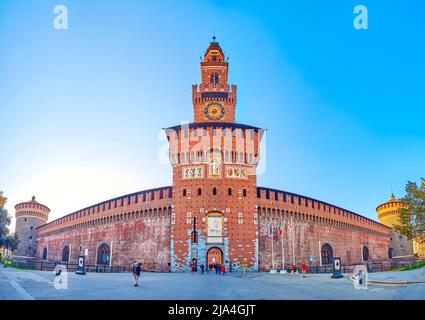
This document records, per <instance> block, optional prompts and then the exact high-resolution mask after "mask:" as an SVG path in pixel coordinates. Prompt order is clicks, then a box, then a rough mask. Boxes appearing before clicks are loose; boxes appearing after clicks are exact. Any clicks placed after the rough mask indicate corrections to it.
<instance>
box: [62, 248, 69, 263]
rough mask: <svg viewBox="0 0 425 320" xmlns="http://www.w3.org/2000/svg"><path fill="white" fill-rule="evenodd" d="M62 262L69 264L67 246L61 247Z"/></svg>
mask: <svg viewBox="0 0 425 320" xmlns="http://www.w3.org/2000/svg"><path fill="white" fill-rule="evenodd" d="M62 262H69V246H65V247H63V250H62Z"/></svg>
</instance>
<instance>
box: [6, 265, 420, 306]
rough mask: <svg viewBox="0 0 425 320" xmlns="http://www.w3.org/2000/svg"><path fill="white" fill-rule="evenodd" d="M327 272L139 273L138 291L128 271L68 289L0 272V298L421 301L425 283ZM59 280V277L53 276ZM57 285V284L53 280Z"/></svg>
mask: <svg viewBox="0 0 425 320" xmlns="http://www.w3.org/2000/svg"><path fill="white" fill-rule="evenodd" d="M348 276H349V275H348V274H346V275H345V277H344V278H342V279H331V278H330V274H311V275H308V277H307V278H306V279H303V278H302V276H301V275H289V274H285V275H281V274H269V273H249V274H247V275H242V274H239V273H231V274H229V273H227V274H226V275H224V276H222V275H216V274H215V273H211V274H204V275H202V274H200V273H195V274H191V273H146V272H145V273H142V275H141V281H140V286H139V287H134V286H133V279H132V275H131V274H130V273H88V274H87V275H85V276H81V275H76V274H75V273H67V287H68V288H67V289H55V287H54V283H55V274H54V273H53V272H47V271H24V270H17V269H12V268H1V269H0V299H1V300H6V299H49V300H50V299H72V300H74V299H76V300H87V299H100V300H104V299H118V300H120V299H126V300H132V299H141V300H160V299H170V300H180V299H185V300H186V299H187V300H199V299H207V300H217V299H222V300H250V299H260V300H261V299H272V300H292V299H326V300H328V299H331V300H359V299H360V300H381V299H384V300H392V299H421V300H425V283H418V284H411V285H382V284H369V286H368V289H367V290H359V289H355V288H354V286H353V284H352V282H351V281H350V280H349V279H348ZM56 279H58V278H56ZM369 280H379V281H425V268H422V269H418V270H412V271H404V272H382V273H371V274H369ZM56 281H57V280H56Z"/></svg>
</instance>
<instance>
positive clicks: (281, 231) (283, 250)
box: [280, 215, 285, 270]
mask: <svg viewBox="0 0 425 320" xmlns="http://www.w3.org/2000/svg"><path fill="white" fill-rule="evenodd" d="M282 227H283V226H282V215H281V216H280V234H281V236H282V238H281V244H282V270H284V269H285V248H284V246H283V229H282Z"/></svg>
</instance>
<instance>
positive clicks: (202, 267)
mask: <svg viewBox="0 0 425 320" xmlns="http://www.w3.org/2000/svg"><path fill="white" fill-rule="evenodd" d="M204 269H205V266H204V264H203V263H202V264H201V274H204Z"/></svg>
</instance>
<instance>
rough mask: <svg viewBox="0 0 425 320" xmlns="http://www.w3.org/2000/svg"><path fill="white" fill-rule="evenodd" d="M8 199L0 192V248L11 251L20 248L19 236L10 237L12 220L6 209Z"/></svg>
mask: <svg viewBox="0 0 425 320" xmlns="http://www.w3.org/2000/svg"><path fill="white" fill-rule="evenodd" d="M6 201H7V198H6V197H5V196H4V195H3V191H0V247H4V248H7V249H11V250H16V248H17V247H18V243H19V240H18V236H17V235H15V236H12V235H9V228H8V227H9V225H10V223H11V220H12V218H11V217H10V216H9V215H8V213H7V210H6V209H5V208H4V206H5V204H6Z"/></svg>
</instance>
